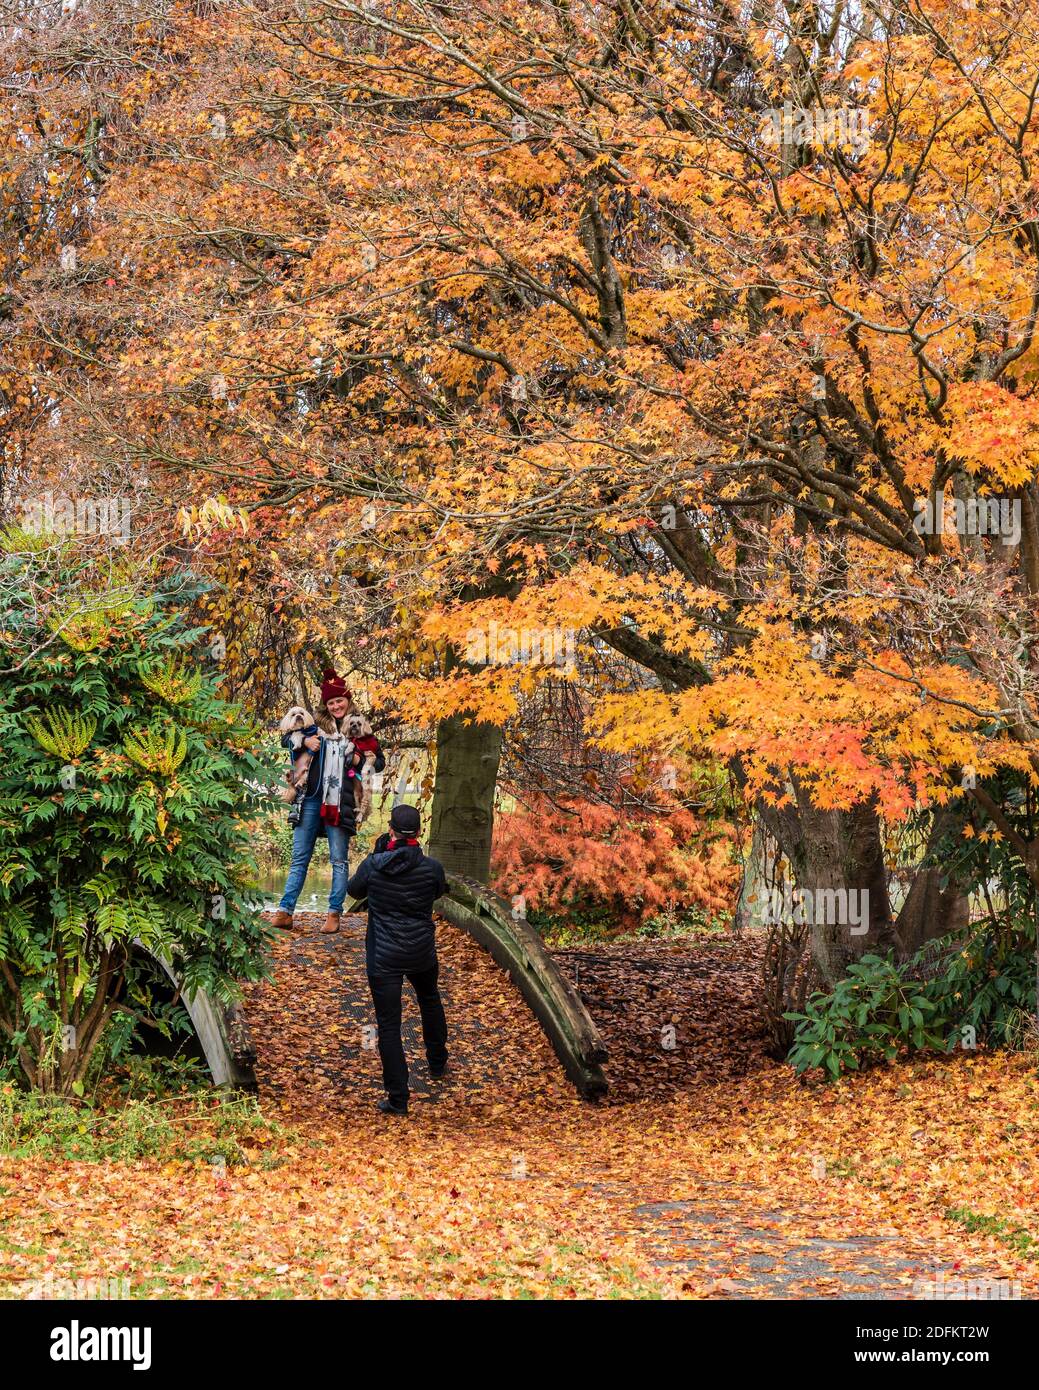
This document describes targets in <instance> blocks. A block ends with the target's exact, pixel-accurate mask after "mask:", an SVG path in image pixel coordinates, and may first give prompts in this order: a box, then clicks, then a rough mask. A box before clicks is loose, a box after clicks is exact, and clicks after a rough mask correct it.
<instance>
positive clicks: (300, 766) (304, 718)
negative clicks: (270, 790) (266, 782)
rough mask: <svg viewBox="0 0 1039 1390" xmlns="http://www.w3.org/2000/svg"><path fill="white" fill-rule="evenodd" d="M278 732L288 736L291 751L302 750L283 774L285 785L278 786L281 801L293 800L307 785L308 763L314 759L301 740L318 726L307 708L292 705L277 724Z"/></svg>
mask: <svg viewBox="0 0 1039 1390" xmlns="http://www.w3.org/2000/svg"><path fill="white" fill-rule="evenodd" d="M278 732H279V733H280V734H287V735H288V736H289V744H290V746H291V748H292V751H293V752H296V751H297V750H298V749H302V750H303V751H302V752H301V753H300V754H299V756H298V757H297V758H296V759H295V761H294V762H293V764H292V767H291V768H290V770H289V771H288V772H287V773H286V774H285V782H286V785H285V786H284V787H279V788H278V796H279V797H280V798H281V800H282V801H295V800H296V797H297V796H298V795H299V793H300V792H301V791H302V790H303V788H304V787H305V786H306V785H307V775H308V773H309V772H310V764H311V763H312V762H313V761H314V754H313V753H312V752H311V751H310V749H309V748H304V747H303V741H304V739H307V738H309V737H310V736H311V735H312V734H316V733H317V732H318V727H317V724H316V723H315V722H314V716H313V715H312V714H311V713H310V711H309V710H306V709H304V708H303V706H302V705H293V706H292V708H291V709H290V710H288V711H286V714H285V718H284V719H283V720H282V721H281V723H280V724H279V725H278Z"/></svg>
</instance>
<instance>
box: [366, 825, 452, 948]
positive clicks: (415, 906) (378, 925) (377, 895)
mask: <svg viewBox="0 0 1039 1390" xmlns="http://www.w3.org/2000/svg"><path fill="white" fill-rule="evenodd" d="M386 838H387V837H385V836H380V838H379V840H377V841H376V846H375V850H374V851H373V853H371V854H369V856H368V858H367V859H366V860H365V861H364V862H363V863H362V864H361V866H360V867H359V868H358V870H357V872H356V873H355V874H354V876H353V878H351V880H350V882H349V883H348V884H347V885H346V891H347V892H348V893H349V894H350V896H351V897H352V898H364V897H367V899H368V935H367V938H366V940H365V958H366V963H367V967H368V973H369V975H385V974H391V973H395V972H396V971H398V970H428V969H429V968H430V967H431V966H432V965H433V962H434V961H435V960H436V927H435V926H434V925H433V903H434V902H435V901H436V899H437V898H439V897H440V895H441V894H442V893H446V892H447V879H446V878H445V877H444V866H443V865H442V864H441V863H440V861H439V860H438V859H430V858H429V857H428V855H425V854H423V853H422V850H421V848H420V847H419V846H418V845H397V847H396V848H395V849H385V848H383V846H384V845H385V842H386Z"/></svg>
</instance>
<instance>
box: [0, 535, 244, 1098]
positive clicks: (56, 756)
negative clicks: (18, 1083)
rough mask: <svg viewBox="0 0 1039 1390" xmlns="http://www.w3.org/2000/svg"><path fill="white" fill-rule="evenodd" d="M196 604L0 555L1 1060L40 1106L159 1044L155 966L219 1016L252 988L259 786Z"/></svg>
mask: <svg viewBox="0 0 1039 1390" xmlns="http://www.w3.org/2000/svg"><path fill="white" fill-rule="evenodd" d="M149 588H150V591H148V590H149ZM196 596H197V594H189V593H188V589H187V586H186V584H184V583H183V582H181V584H180V586H179V591H178V592H174V590H173V589H172V588H167V589H163V588H162V587H161V586H157V585H154V584H152V585H150V586H149V585H143V586H142V583H141V581H140V580H139V579H135V577H134V576H133V574H132V573H131V571H130V569H129V566H128V565H126V564H123V565H122V567H120V566H119V565H118V564H113V563H112V562H111V561H110V560H106V559H104V558H102V559H100V560H99V559H98V558H96V557H88V556H84V555H82V554H77V553H76V552H75V551H74V550H73V549H72V547H71V546H70V545H69V544H68V543H66V542H62V541H53V540H52V541H51V542H49V543H48V542H46V541H45V540H44V541H41V540H40V539H38V538H36V539H34V538H31V537H26V536H24V535H18V534H16V533H11V532H8V533H7V534H6V536H5V539H4V546H3V552H2V554H0V603H2V612H0V740H2V745H3V752H4V757H3V763H2V766H0V1049H2V1050H3V1053H4V1057H5V1059H6V1063H7V1065H8V1067H9V1068H10V1067H12V1066H16V1067H17V1068H18V1069H20V1072H21V1074H22V1076H23V1078H24V1080H25V1081H26V1082H28V1084H30V1085H31V1086H34V1087H36V1088H38V1089H40V1090H43V1091H53V1092H60V1093H63V1094H67V1093H73V1094H82V1091H83V1084H84V1078H85V1077H86V1076H87V1073H88V1069H89V1068H90V1067H91V1064H92V1060H94V1059H95V1058H96V1059H100V1061H101V1062H104V1059H105V1058H106V1056H107V1055H108V1050H109V1049H110V1046H111V1039H112V1038H113V1036H116V1037H121V1038H123V1039H124V1041H125V1039H126V1038H127V1035H128V1033H129V1031H131V1030H132V1027H133V1026H134V1025H135V1024H136V1023H137V1022H146V1023H148V1024H149V1025H151V1026H157V1027H159V1028H160V1030H161V1031H167V1030H168V1028H169V1017H168V1015H167V1014H164V1012H163V1009H162V1007H161V1006H160V1005H159V1004H158V1003H157V1002H156V1001H157V1000H158V997H159V991H158V990H154V991H153V988H152V982H153V981H154V980H155V979H156V978H157V969H156V965H155V961H156V960H161V961H164V962H166V963H168V964H169V966H170V967H172V969H173V970H174V971H175V972H176V973H177V975H178V976H179V977H180V978H181V979H182V980H183V983H184V988H185V990H186V991H188V992H193V991H195V990H197V989H204V990H206V991H208V992H210V993H211V994H213V995H215V996H216V997H218V998H221V999H223V1000H227V1001H230V1000H231V999H233V998H234V997H235V996H236V994H237V982H239V981H242V980H254V979H257V978H260V977H261V976H262V975H263V973H264V970H265V961H266V949H265V948H266V939H265V927H264V925H263V922H262V919H261V917H260V914H259V911H258V904H256V903H255V902H254V901H253V894H252V893H251V891H250V887H249V885H250V882H251V881H252V880H253V878H254V875H255V866H254V864H253V862H252V857H251V854H250V838H251V832H250V806H251V801H252V798H253V797H254V796H255V793H256V790H259V789H261V788H262V787H263V785H264V784H265V783H266V782H267V781H268V780H269V774H270V771H271V769H270V768H269V767H268V766H267V765H266V764H265V763H264V761H263V759H262V758H261V756H260V752H259V750H260V748H261V741H260V738H259V735H258V732H257V731H256V730H254V729H253V728H252V727H251V726H250V725H248V724H247V723H246V722H245V721H244V720H243V719H242V717H241V716H240V714H239V712H238V710H237V709H236V707H235V706H234V705H232V704H230V703H228V702H227V701H226V700H225V699H223V698H222V697H221V695H220V694H219V692H218V688H217V687H218V681H219V674H220V668H219V665H218V664H217V663H216V662H214V660H213V659H212V656H211V654H210V651H209V648H208V647H207V645H206V644H207V641H208V640H210V639H209V638H208V637H207V634H206V633H205V631H204V630H202V629H199V628H195V627H192V626H191V623H190V620H189V598H190V597H196ZM153 995H154V998H153ZM106 1038H107V1039H108V1041H107V1042H105V1040H106ZM103 1042H105V1045H104V1046H101V1045H102V1043H103Z"/></svg>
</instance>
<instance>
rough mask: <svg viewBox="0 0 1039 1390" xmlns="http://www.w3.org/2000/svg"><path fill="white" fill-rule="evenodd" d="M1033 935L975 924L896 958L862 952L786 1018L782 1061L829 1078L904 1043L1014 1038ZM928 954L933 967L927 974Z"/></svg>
mask: <svg viewBox="0 0 1039 1390" xmlns="http://www.w3.org/2000/svg"><path fill="white" fill-rule="evenodd" d="M1034 940H1035V934H1034V929H1033V928H1032V927H1031V926H1030V924H1029V923H1028V922H1027V921H1026V922H1024V923H1022V924H1021V925H1020V927H1019V929H1018V930H1017V931H1016V932H1014V933H1007V932H1001V931H994V930H992V929H991V928H989V927H987V926H982V927H979V928H976V929H975V930H974V931H973V932H972V933H971V934H970V936H969V937H968V938H967V940H966V941H965V942H955V941H953V940H951V939H949V938H946V939H945V940H944V941H941V942H937V943H932V944H931V946H929V947H928V948H927V949H926V952H924V953H920V954H919V955H917V956H916V957H914V958H913V960H911V961H909V962H907V963H906V964H904V965H897V964H896V963H895V962H894V960H893V959H892V958H891V957H890V956H877V955H868V956H863V957H862V959H861V960H860V961H858V962H857V963H856V964H855V965H853V966H851V967H850V968H849V970H848V974H847V976H846V977H845V978H844V979H843V980H839V981H838V982H837V985H836V987H835V988H834V990H833V991H832V993H829V994H827V993H824V992H822V991H819V992H817V993H815V994H813V995H812V996H811V998H810V999H809V1000H808V1003H807V1004H806V1005H805V1011H804V1013H789V1014H786V1015H785V1017H786V1018H789V1019H792V1020H794V1021H795V1022H796V1023H797V1024H798V1027H797V1031H796V1034H795V1038H794V1046H793V1047H792V1048H791V1050H790V1053H789V1058H788V1060H789V1061H790V1062H791V1063H792V1064H793V1066H794V1069H795V1071H797V1073H798V1074H799V1075H800V1074H801V1073H802V1072H805V1071H808V1070H811V1069H813V1068H818V1069H820V1070H822V1071H823V1072H824V1073H826V1074H827V1075H829V1076H831V1077H836V1076H839V1075H840V1074H841V1073H842V1072H844V1071H855V1070H857V1069H858V1068H860V1067H862V1066H864V1065H868V1064H870V1063H874V1062H880V1061H891V1060H892V1059H893V1058H894V1057H896V1056H898V1054H899V1053H900V1052H901V1051H903V1050H904V1049H907V1050H909V1051H916V1052H919V1051H925V1050H929V1049H930V1050H937V1051H941V1052H951V1051H953V1050H954V1049H955V1048H956V1047H958V1046H967V1047H972V1046H975V1045H977V1044H978V1043H989V1044H992V1045H995V1046H1003V1045H1011V1046H1014V1045H1017V1043H1018V1042H1019V1040H1020V1036H1021V1029H1020V1022H1021V1019H1022V1017H1023V1016H1024V1015H1027V1014H1029V1013H1033V1012H1034V1010H1035V954H1034ZM935 956H937V958H938V959H940V960H941V961H942V962H943V964H942V969H941V970H940V971H939V972H938V973H935V974H933V975H931V976H930V978H926V972H927V969H928V962H929V961H931V960H933V959H934V958H935Z"/></svg>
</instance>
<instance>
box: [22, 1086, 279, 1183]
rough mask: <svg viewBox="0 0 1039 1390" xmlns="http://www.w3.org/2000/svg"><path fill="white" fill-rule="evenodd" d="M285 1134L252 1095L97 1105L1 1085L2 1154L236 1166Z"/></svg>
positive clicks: (196, 1097) (79, 1159) (70, 1160)
mask: <svg viewBox="0 0 1039 1390" xmlns="http://www.w3.org/2000/svg"><path fill="white" fill-rule="evenodd" d="M280 1134H281V1130H280V1129H279V1127H278V1126H277V1125H276V1124H274V1123H273V1122H272V1121H270V1120H267V1119H265V1118H264V1116H263V1115H262V1114H261V1112H260V1110H259V1107H258V1105H257V1103H256V1101H255V1099H254V1098H252V1097H249V1096H234V1095H230V1094H229V1095H217V1096H213V1095H212V1094H211V1093H210V1094H207V1095H205V1096H203V1095H200V1094H196V1095H193V1096H189V1097H185V1098H183V1099H181V1100H178V1101H177V1102H170V1103H164V1102H160V1101H156V1100H150V1101H146V1100H131V1101H127V1102H126V1103H125V1104H122V1105H118V1106H112V1107H105V1106H98V1107H95V1106H92V1105H87V1104H83V1103H79V1102H75V1101H71V1100H66V1099H64V1098H62V1097H60V1096H47V1095H43V1094H41V1093H39V1092H24V1091H19V1090H18V1089H16V1088H15V1087H14V1086H10V1085H9V1086H6V1087H3V1086H0V1153H4V1154H8V1155H10V1156H11V1157H13V1158H31V1157H34V1156H42V1157H46V1158H60V1159H64V1160H67V1161H69V1162H73V1161H80V1162H100V1161H102V1160H109V1161H112V1160H115V1161H120V1162H130V1161H133V1160H136V1159H156V1160H161V1161H163V1162H170V1161H174V1160H181V1161H188V1162H212V1161H213V1160H214V1159H221V1160H223V1161H224V1162H226V1163H232V1164H233V1163H242V1162H244V1161H246V1151H247V1150H249V1149H251V1148H253V1147H254V1146H255V1145H257V1144H265V1143H267V1142H268V1141H269V1140H270V1139H272V1138H274V1137H276V1136H278V1135H280Z"/></svg>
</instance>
